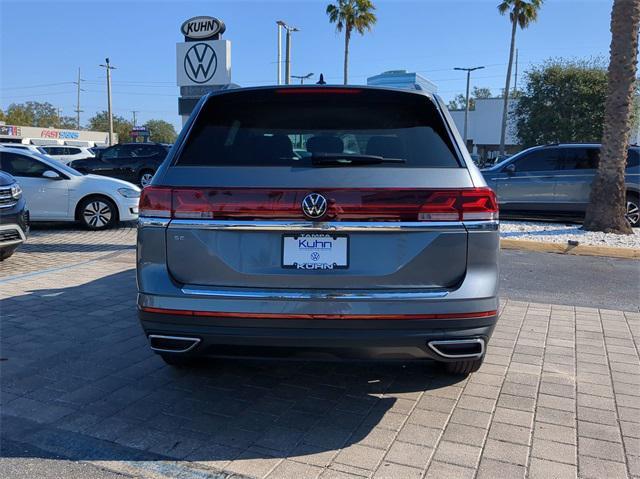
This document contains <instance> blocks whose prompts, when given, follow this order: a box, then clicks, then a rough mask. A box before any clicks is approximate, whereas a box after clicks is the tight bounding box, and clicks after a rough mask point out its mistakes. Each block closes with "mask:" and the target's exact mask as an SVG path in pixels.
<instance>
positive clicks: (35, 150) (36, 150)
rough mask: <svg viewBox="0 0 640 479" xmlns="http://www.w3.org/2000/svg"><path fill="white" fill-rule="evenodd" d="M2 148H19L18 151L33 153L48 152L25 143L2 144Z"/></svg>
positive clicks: (0, 145) (0, 144)
mask: <svg viewBox="0 0 640 479" xmlns="http://www.w3.org/2000/svg"><path fill="white" fill-rule="evenodd" d="M0 147H2V148H17V149H18V150H26V151H30V152H32V153H44V154H46V151H44V150H43V149H42V147H41V146H36V145H25V144H24V143H0Z"/></svg>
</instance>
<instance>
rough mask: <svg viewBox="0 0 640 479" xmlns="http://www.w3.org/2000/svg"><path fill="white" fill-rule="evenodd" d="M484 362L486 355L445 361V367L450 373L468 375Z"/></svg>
mask: <svg viewBox="0 0 640 479" xmlns="http://www.w3.org/2000/svg"><path fill="white" fill-rule="evenodd" d="M483 362H484V356H482V357H481V358H478V359H467V360H465V361H456V362H454V363H444V367H445V370H446V371H447V373H449V374H460V375H464V376H466V375H467V374H471V373H475V372H476V371H477V370H478V369H480V366H482V363H483Z"/></svg>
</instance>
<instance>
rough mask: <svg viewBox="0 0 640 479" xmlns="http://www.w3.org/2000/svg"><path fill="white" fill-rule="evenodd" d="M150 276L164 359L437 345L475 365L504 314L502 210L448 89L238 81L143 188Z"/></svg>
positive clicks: (421, 355)
mask: <svg viewBox="0 0 640 479" xmlns="http://www.w3.org/2000/svg"><path fill="white" fill-rule="evenodd" d="M301 153H302V154H301ZM137 276H138V290H139V294H138V307H139V316H140V320H141V322H142V326H143V328H144V331H145V333H146V334H147V337H148V339H149V342H150V345H151V348H152V349H153V350H155V351H156V352H158V353H159V354H161V355H162V357H163V358H164V359H165V361H167V362H168V363H169V364H174V365H177V364H184V363H185V362H187V361H188V360H190V359H191V358H193V357H194V356H198V355H205V356H260V357H265V356H266V357H292V356H293V357H305V358H306V357H317V358H358V359H362V358H367V359H402V360H406V359H434V360H437V361H441V362H443V363H445V364H446V365H447V367H448V370H449V371H450V372H453V373H462V374H466V373H469V372H472V371H475V370H477V369H478V368H479V367H480V365H481V363H482V360H483V358H484V354H485V351H486V346H487V343H488V341H489V337H490V336H491V333H492V331H493V328H494V326H495V323H496V320H497V317H498V298H497V288H498V211H497V207H496V202H495V197H494V194H493V192H492V191H491V190H490V189H489V188H487V186H486V184H485V182H484V180H483V178H482V175H481V174H480V172H479V171H478V170H477V169H476V167H475V166H474V165H473V162H472V161H471V159H470V158H469V156H468V154H467V152H466V149H465V148H464V146H463V143H462V140H461V138H460V135H459V134H458V132H457V131H456V130H455V127H454V126H453V123H452V121H451V118H450V116H449V114H448V112H447V109H446V107H445V106H444V105H443V103H442V101H441V100H440V99H439V98H437V97H434V96H431V95H428V94H425V93H421V92H410V91H401V90H390V89H377V88H364V87H363V88H360V87H358V88H346V87H340V88H338V87H327V86H314V87H306V86H304V87H286V88H280V87H277V88H276V87H269V88H252V89H238V90H232V91H227V92H222V93H218V94H210V95H208V96H206V97H204V98H203V99H202V100H201V101H200V102H199V103H198V105H197V106H196V108H195V110H194V112H193V114H192V115H191V118H190V119H189V121H188V123H187V124H186V125H185V127H184V129H183V131H182V133H181V135H180V137H179V138H178V140H177V142H176V144H175V145H174V147H173V149H172V150H171V152H170V153H169V155H168V157H167V159H166V161H165V162H164V163H163V165H162V166H161V167H160V168H159V169H158V172H157V173H156V175H155V177H154V179H153V181H152V184H151V185H150V186H148V187H146V188H145V189H144V190H143V193H142V198H141V201H140V220H139V229H138V259H137Z"/></svg>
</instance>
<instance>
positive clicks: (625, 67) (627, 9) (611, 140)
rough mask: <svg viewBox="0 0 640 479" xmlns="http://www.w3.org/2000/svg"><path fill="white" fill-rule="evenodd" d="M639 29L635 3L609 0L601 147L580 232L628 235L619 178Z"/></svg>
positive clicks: (624, 155) (622, 170)
mask: <svg viewBox="0 0 640 479" xmlns="http://www.w3.org/2000/svg"><path fill="white" fill-rule="evenodd" d="M639 27H640V0H614V2H613V9H612V10H611V47H610V49H609V50H610V60H609V74H608V77H609V78H608V84H607V99H606V100H605V107H604V128H603V132H602V146H601V148H600V162H599V164H598V170H597V172H596V177H595V179H594V181H593V185H592V187H591V201H590V203H589V206H588V208H587V216H586V218H585V222H584V229H586V230H591V231H604V232H606V233H619V234H631V233H632V232H633V231H632V230H631V226H630V225H629V223H627V221H626V220H625V217H624V214H625V207H626V205H625V203H626V199H625V185H624V173H625V167H626V162H627V149H628V147H629V133H630V131H631V124H632V121H631V116H632V105H633V97H634V92H635V82H636V72H637V69H638V28H639Z"/></svg>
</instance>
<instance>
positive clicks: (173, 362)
mask: <svg viewBox="0 0 640 479" xmlns="http://www.w3.org/2000/svg"><path fill="white" fill-rule="evenodd" d="M160 357H161V358H162V360H163V361H164V362H165V363H166V364H168V365H169V366H172V367H174V368H188V367H191V366H194V365H195V364H196V358H194V357H192V356H181V355H179V354H161V355H160Z"/></svg>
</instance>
